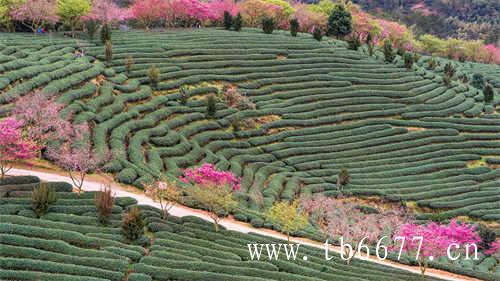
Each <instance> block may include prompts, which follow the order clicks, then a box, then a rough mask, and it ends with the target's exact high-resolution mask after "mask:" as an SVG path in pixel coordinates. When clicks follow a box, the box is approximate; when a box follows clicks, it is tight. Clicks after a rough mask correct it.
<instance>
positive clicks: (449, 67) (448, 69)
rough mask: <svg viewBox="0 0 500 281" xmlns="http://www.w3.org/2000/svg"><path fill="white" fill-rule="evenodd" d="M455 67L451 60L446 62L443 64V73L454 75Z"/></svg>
mask: <svg viewBox="0 0 500 281" xmlns="http://www.w3.org/2000/svg"><path fill="white" fill-rule="evenodd" d="M455 72H456V69H455V67H454V66H453V65H452V64H451V62H449V63H447V64H446V65H445V66H444V75H445V76H448V77H450V79H451V78H453V76H455Z"/></svg>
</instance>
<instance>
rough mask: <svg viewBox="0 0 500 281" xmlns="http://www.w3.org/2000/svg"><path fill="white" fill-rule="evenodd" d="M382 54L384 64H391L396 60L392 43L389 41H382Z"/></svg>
mask: <svg viewBox="0 0 500 281" xmlns="http://www.w3.org/2000/svg"><path fill="white" fill-rule="evenodd" d="M382 52H383V53H384V59H385V61H386V62H389V63H391V62H393V61H394V59H395V58H396V54H395V53H394V50H393V49H392V42H391V40H389V39H385V40H384V45H383V46H382Z"/></svg>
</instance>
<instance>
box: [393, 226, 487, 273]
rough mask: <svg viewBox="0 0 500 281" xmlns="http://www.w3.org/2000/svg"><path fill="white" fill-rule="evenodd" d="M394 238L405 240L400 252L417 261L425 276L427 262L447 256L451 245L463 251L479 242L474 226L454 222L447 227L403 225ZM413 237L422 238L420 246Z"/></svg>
mask: <svg viewBox="0 0 500 281" xmlns="http://www.w3.org/2000/svg"><path fill="white" fill-rule="evenodd" d="M396 237H404V238H405V242H404V243H403V245H402V250H403V251H404V252H406V253H408V254H409V255H410V256H412V257H415V258H416V259H417V261H418V264H419V266H420V271H421V273H422V275H425V270H426V268H427V261H428V260H429V259H430V260H432V259H434V258H436V259H437V258H439V257H443V256H447V251H448V248H449V247H450V245H451V244H453V243H456V244H458V245H459V246H460V248H462V249H464V248H465V245H468V244H469V245H470V244H476V245H478V244H479V242H480V241H481V238H480V237H479V234H478V232H477V231H476V227H475V226H472V225H468V224H465V223H459V222H457V221H456V220H452V221H451V222H450V223H449V224H448V225H446V224H438V223H429V224H427V225H417V224H413V223H408V224H404V225H403V226H401V228H400V229H399V231H398V232H397V233H396V234H395V235H394V238H395V240H396ZM415 237H422V238H423V239H422V243H421V245H420V240H419V239H414V238H415ZM419 249H420V250H419ZM452 249H453V248H452ZM418 250H419V255H418V257H417V256H416V255H417V251H418Z"/></svg>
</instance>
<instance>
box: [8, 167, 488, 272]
mask: <svg viewBox="0 0 500 281" xmlns="http://www.w3.org/2000/svg"><path fill="white" fill-rule="evenodd" d="M8 174H9V175H12V176H21V175H32V176H37V177H39V178H40V179H41V180H44V181H61V182H68V183H71V179H70V178H69V177H67V176H64V175H61V174H58V173H54V172H52V171H45V170H43V171H42V170H30V169H21V168H13V169H12V170H10V171H9V173H8ZM104 183H109V181H106V179H105V178H97V177H93V178H91V179H89V180H88V181H85V186H84V188H83V189H84V190H85V191H97V190H100V189H101V188H102V187H103V184H104ZM111 188H112V189H113V191H114V192H115V193H116V196H118V197H132V198H135V199H136V200H137V201H138V203H139V204H144V205H150V206H154V207H157V208H160V205H159V204H158V203H155V202H153V200H151V199H150V198H149V197H147V196H145V195H144V193H142V192H140V191H138V190H137V189H133V188H126V187H124V186H121V185H119V184H116V183H112V184H111ZM170 213H171V214H172V215H173V216H177V217H183V216H196V217H199V218H202V219H204V220H207V221H211V219H210V217H209V216H208V214H207V213H206V212H205V211H202V210H197V209H192V208H189V207H185V206H181V205H177V206H174V207H173V208H172V209H171V210H170ZM220 224H221V225H222V226H224V227H225V228H226V229H229V230H234V231H238V232H243V233H249V232H253V233H257V234H260V235H264V236H268V237H273V238H278V239H283V240H286V236H285V235H283V234H281V233H279V232H277V231H274V230H270V229H265V228H254V227H252V226H251V225H250V224H248V223H243V222H239V221H236V220H234V219H233V218H226V219H223V220H221V223H220ZM290 240H291V242H292V243H300V244H303V245H308V246H312V247H315V248H320V249H324V244H323V243H320V242H317V241H313V240H309V239H304V238H297V237H292V238H291V239H290ZM330 251H332V252H337V253H340V248H339V247H333V246H330ZM362 259H364V260H366V258H362ZM368 260H369V261H371V262H375V263H378V264H382V265H386V266H390V267H393V268H398V269H402V270H406V271H409V272H412V273H416V274H420V269H419V268H418V267H416V266H408V265H403V264H400V263H396V262H392V261H387V260H386V261H382V260H379V259H377V258H375V257H373V256H372V257H370V258H369V259H368ZM426 275H427V276H432V277H435V278H441V279H445V280H450V281H473V280H474V281H475V280H479V279H475V278H471V277H466V276H462V275H458V274H453V273H449V272H446V271H442V270H437V269H427V273H426Z"/></svg>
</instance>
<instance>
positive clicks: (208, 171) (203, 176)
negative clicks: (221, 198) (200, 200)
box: [179, 163, 241, 191]
mask: <svg viewBox="0 0 500 281" xmlns="http://www.w3.org/2000/svg"><path fill="white" fill-rule="evenodd" d="M179 179H180V180H181V181H182V182H184V183H188V184H195V185H215V186H222V185H227V186H229V187H230V188H231V190H233V191H237V190H240V188H241V178H239V177H236V176H235V175H234V174H233V173H231V172H229V171H219V170H217V168H215V166H214V165H213V164H208V163H204V164H203V165H201V166H200V167H198V168H193V169H186V170H184V173H183V174H182V176H181V177H180V178H179Z"/></svg>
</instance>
